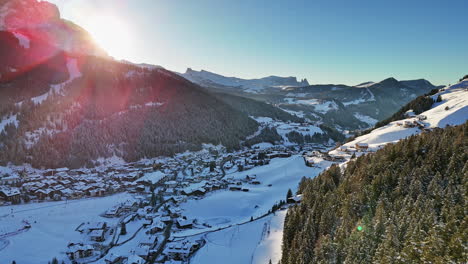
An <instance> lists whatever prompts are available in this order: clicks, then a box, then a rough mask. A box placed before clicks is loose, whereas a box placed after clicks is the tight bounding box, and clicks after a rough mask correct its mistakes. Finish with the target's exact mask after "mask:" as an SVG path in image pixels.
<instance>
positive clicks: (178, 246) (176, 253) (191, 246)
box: [164, 241, 200, 261]
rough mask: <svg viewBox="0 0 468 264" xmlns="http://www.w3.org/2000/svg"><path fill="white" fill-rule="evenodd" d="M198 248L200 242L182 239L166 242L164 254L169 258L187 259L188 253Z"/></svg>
mask: <svg viewBox="0 0 468 264" xmlns="http://www.w3.org/2000/svg"><path fill="white" fill-rule="evenodd" d="M199 248H200V244H199V243H197V242H190V241H182V242H172V243H168V245H167V247H166V249H164V254H165V255H166V256H167V257H168V258H169V259H174V260H184V261H185V260H188V259H189V257H190V255H191V254H192V253H193V252H195V251H196V250H197V249H199Z"/></svg>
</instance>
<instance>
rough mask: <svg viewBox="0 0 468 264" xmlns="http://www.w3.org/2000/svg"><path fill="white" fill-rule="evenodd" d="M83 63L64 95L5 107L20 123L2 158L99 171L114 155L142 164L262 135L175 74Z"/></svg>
mask: <svg viewBox="0 0 468 264" xmlns="http://www.w3.org/2000/svg"><path fill="white" fill-rule="evenodd" d="M68 60H69V58H68ZM76 60H77V61H78V62H77V64H78V65H79V70H80V76H79V77H77V78H76V79H74V80H72V81H71V82H70V83H67V84H66V85H64V86H63V87H62V89H60V90H59V91H58V93H55V92H52V93H50V94H48V95H45V96H41V97H40V98H42V99H41V100H39V98H37V97H36V98H33V100H31V99H29V100H25V101H22V102H21V103H20V104H11V105H10V106H9V107H8V108H7V109H6V110H4V112H5V113H8V112H11V113H14V115H13V116H14V118H15V119H16V120H17V124H16V125H14V124H13V123H10V124H8V125H7V126H6V127H5V130H4V131H3V132H0V148H1V149H2V151H1V152H0V160H1V161H12V162H14V163H16V164H21V163H23V162H27V163H31V164H32V165H33V166H35V167H42V166H44V167H58V166H70V167H78V166H83V165H90V166H92V165H95V164H93V162H92V161H93V160H96V159H98V158H100V157H110V156H113V155H116V156H120V157H123V158H124V159H125V160H127V161H134V160H137V159H141V158H144V157H156V156H160V155H172V154H174V153H177V152H181V151H185V150H198V149H200V148H201V144H202V143H212V144H216V145H217V144H222V145H224V146H226V147H227V148H236V147H238V146H239V143H240V141H241V140H242V139H244V138H245V137H246V136H248V135H251V134H253V133H254V132H255V131H256V130H257V127H258V125H257V123H256V122H255V121H254V120H252V119H250V118H248V116H247V115H245V114H243V113H241V112H240V111H237V110H235V109H233V108H232V107H230V106H229V105H227V104H225V103H223V102H222V101H220V100H219V99H217V98H216V97H214V96H213V95H211V94H209V93H207V92H206V91H204V90H203V89H202V88H200V87H198V86H197V85H194V84H193V83H191V82H189V81H187V80H185V79H183V78H181V77H179V76H177V75H175V74H173V73H171V72H168V71H165V70H163V69H153V70H149V69H143V68H139V67H137V66H134V65H130V64H126V63H119V62H116V61H113V60H109V59H105V58H98V57H92V56H86V57H79V58H78V59H76ZM52 72H53V70H52ZM7 85H9V84H8V83H5V84H3V86H7ZM0 87H1V85H0ZM0 90H1V89H0Z"/></svg>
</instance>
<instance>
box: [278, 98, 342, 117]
mask: <svg viewBox="0 0 468 264" xmlns="http://www.w3.org/2000/svg"><path fill="white" fill-rule="evenodd" d="M284 101H285V102H286V103H288V104H303V105H310V106H313V107H314V109H315V111H317V112H319V113H322V114H325V113H327V112H328V111H330V110H336V109H338V105H337V104H336V103H335V102H334V101H325V100H319V99H301V100H298V99H296V98H284Z"/></svg>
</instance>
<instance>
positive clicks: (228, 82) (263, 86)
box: [181, 68, 309, 93]
mask: <svg viewBox="0 0 468 264" xmlns="http://www.w3.org/2000/svg"><path fill="white" fill-rule="evenodd" d="M181 76H183V77H184V78H186V79H187V80H190V81H192V82H194V83H197V84H199V85H201V86H205V87H210V88H218V89H231V88H235V89H237V90H238V91H239V92H247V93H266V92H269V91H271V90H273V91H277V90H281V89H286V88H289V87H300V86H307V85H309V83H308V82H307V79H302V80H301V81H300V82H298V81H297V79H296V77H279V76H268V77H264V78H260V79H249V80H248V79H241V78H236V77H225V76H222V75H219V74H216V73H212V72H209V71H205V70H201V71H194V70H192V69H191V68H188V69H187V71H186V72H185V73H183V74H181Z"/></svg>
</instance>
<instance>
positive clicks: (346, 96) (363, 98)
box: [181, 68, 438, 131]
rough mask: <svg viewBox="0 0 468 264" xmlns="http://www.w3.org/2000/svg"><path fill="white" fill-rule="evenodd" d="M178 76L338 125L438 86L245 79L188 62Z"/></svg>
mask: <svg viewBox="0 0 468 264" xmlns="http://www.w3.org/2000/svg"><path fill="white" fill-rule="evenodd" d="M181 76H183V77H184V78H186V79H188V80H190V81H192V82H194V83H197V84H199V85H201V86H203V87H207V88H209V89H212V90H215V91H222V92H224V93H230V94H236V95H242V96H243V97H250V98H253V99H256V100H261V101H265V102H267V103H270V104H273V105H275V106H278V107H280V108H282V109H284V110H287V111H288V112H290V113H292V114H296V115H298V116H300V117H306V118H307V119H309V120H311V121H318V122H323V123H325V124H326V125H327V126H330V127H333V128H336V129H338V130H341V131H344V130H356V129H365V128H369V127H372V126H374V125H375V124H376V123H377V122H378V121H381V120H383V119H385V118H388V117H389V116H390V115H391V114H393V113H394V112H395V111H397V110H398V109H399V108H400V107H402V106H403V105H405V104H406V103H408V102H409V101H411V100H412V99H414V98H416V97H417V96H420V95H422V94H425V93H427V92H429V91H430V90H432V89H436V88H438V87H436V86H434V85H432V84H431V83H430V82H428V81H427V80H424V79H419V80H409V81H398V80H396V79H394V78H388V79H385V80H383V81H381V82H377V83H374V82H366V83H363V84H359V85H356V86H347V85H333V84H326V85H309V84H308V82H307V80H305V79H304V80H302V81H300V82H298V81H297V80H296V78H295V77H288V78H281V77H275V76H271V77H266V78H261V79H253V80H245V79H240V78H235V77H225V76H222V75H219V74H215V73H211V72H207V71H204V70H202V71H194V70H192V69H190V68H189V69H187V71H186V72H185V73H183V74H181Z"/></svg>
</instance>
